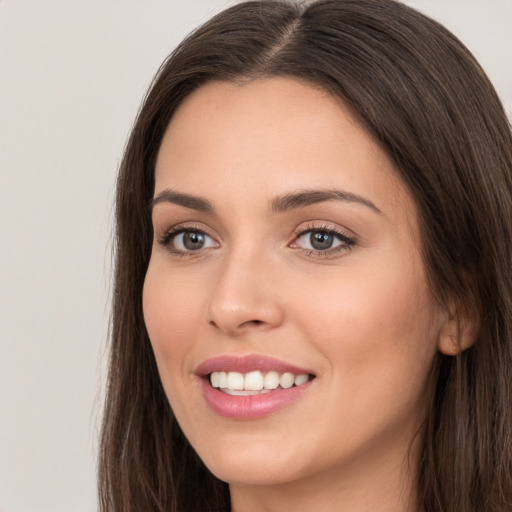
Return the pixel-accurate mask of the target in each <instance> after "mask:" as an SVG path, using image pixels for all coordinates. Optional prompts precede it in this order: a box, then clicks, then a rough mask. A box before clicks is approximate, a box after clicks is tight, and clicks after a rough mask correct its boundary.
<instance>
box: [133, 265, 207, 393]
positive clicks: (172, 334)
mask: <svg viewBox="0 0 512 512" xmlns="http://www.w3.org/2000/svg"><path fill="white" fill-rule="evenodd" d="M181 274H182V273H176V274H174V273H172V272H170V271H169V269H166V268H165V265H164V264H162V263H159V262H158V261H157V262H150V265H149V268H148V271H147V274H146V278H145V281H144V291H143V311H144V321H145V323H146V328H147V331H148V334H149V339H150V341H151V345H152V347H153V351H154V354H155V358H156V362H157V365H158V369H159V372H160V375H161V376H162V381H163V384H164V387H165V388H166V390H169V389H170V386H169V382H170V381H171V380H177V379H178V377H179V376H181V377H183V376H184V375H185V374H186V369H185V368H184V367H183V364H184V363H183V362H184V360H185V356H186V354H187V353H188V352H189V351H190V350H191V349H192V347H193V339H192V338H193V336H194V332H196V330H197V328H198V326H199V325H200V322H201V321H202V319H203V318H204V312H203V309H202V303H203V302H204V291H203V292H201V283H200V282H199V280H198V282H195V281H196V280H195V278H193V277H192V278H191V277H190V276H189V278H188V279H186V280H185V279H184V277H183V276H182V275H181ZM167 381H169V382H167Z"/></svg>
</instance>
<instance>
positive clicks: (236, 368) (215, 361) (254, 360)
mask: <svg viewBox="0 0 512 512" xmlns="http://www.w3.org/2000/svg"><path fill="white" fill-rule="evenodd" d="M256 370H259V371H260V372H265V371H271V370H274V371H276V372H280V373H284V372H290V373H293V374H294V375H298V374H301V373H308V374H311V373H313V372H311V371H310V370H307V369H305V368H299V367H298V366H293V365H291V364H288V363H285V362H284V361H280V360H279V359H274V358H272V357H267V356H261V355H248V356H219V357H214V358H212V359H208V360H207V361H205V362H204V363H201V364H200V365H199V366H198V367H197V368H196V371H195V373H196V375H199V376H200V377H205V376H206V375H209V374H210V373H212V372H240V373H247V372H251V371H256Z"/></svg>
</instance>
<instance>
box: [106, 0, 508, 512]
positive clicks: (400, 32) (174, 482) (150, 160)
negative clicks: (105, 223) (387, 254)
mask: <svg viewBox="0 0 512 512" xmlns="http://www.w3.org/2000/svg"><path fill="white" fill-rule="evenodd" d="M267 76H286V77H291V78H295V79H299V80H304V81H307V82H309V83H313V84H316V85H317V86H320V87H322V88H324V89H325V90H326V91H328V92H329V93H330V94H332V95H334V96H336V97H338V98H340V99H341V100H342V101H343V102H344V103H345V104H347V105H349V106H350V108H351V109H352V111H353V112H354V113H355V114H356V115H357V116H358V118H359V120H360V122H361V123H362V125H363V126H364V127H365V128H366V129H367V130H368V133H370V134H371V135H372V136H373V137H374V138H375V139H376V140H377V141H379V143H380V144H381V145H382V147H383V148H384V149H385V150H386V151H387V152H388V153H389V155H391V157H392V158H393V159H394V162H395V164H396V169H397V172H398V173H399V175H400V177H401V179H402V180H403V182H405V183H406V185H407V186H408V187H409V190H410V191H411V193H412V195H413V197H414V198H415V201H416V203H417V208H418V212H419V220H420V225H421V231H422V240H421V242H422V251H423V258H424V263H425V267H426V270H427V274H428V277H429V280H430V285H431V288H432V290H433V292H434V294H435V296H436V297H437V298H438V300H439V301H440V302H441V303H442V304H445V305H446V306H447V307H448V304H452V305H453V304H456V305H457V311H459V313H460V312H463V313H464V314H465V315H470V314H472V315H475V318H479V319H480V320H479V321H480V330H479V333H478V336H477V340H476V342H475V343H474V345H473V346H472V347H471V348H469V349H467V350H465V351H463V352H462V353H461V354H460V355H458V356H457V357H449V356H445V355H442V354H438V355H437V356H436V360H435V363H434V367H433V369H432V372H433V382H434V385H433V393H432V399H431V401H430V404H429V410H428V414H427V416H426V419H425V424H424V428H423V430H422V432H421V433H420V434H419V435H421V436H422V457H421V463H420V470H419V481H418V482H417V486H418V489H419V495H420V503H421V508H422V509H423V510H424V511H425V512H434V511H444V512H469V511H478V512H480V511H486V512H498V511H500V512H504V511H505V510H512V270H511V268H512V165H511V162H512V140H511V130H510V126H509V124H508V122H507V119H506V116H505V114H504V111H503V108H502V105H501V103H500V101H499V99H498V97H497V95H496V93H495V91H494V89H493V87H492V86H491V84H490V82H489V80H488V79H487V78H486V76H485V74H484V72H483V71H482V69H481V68H480V66H479V65H478V64H477V63H476V61H475V60H474V58H473V57H472V55H471V54H470V53H469V52H468V50H467V49H466V48H465V47H464V46H463V45H462V44H461V43H460V42H459V41H458V40H457V39H456V38H455V37H454V36H453V35H452V34H451V33H450V32H448V31H447V30H446V29H444V28H443V27H442V26H440V25H439V24H438V23H436V22H434V21H432V20H431V19H429V18H427V17H425V16H423V15H422V14H420V13H418V12H416V11H414V10H413V9H411V8H409V7H407V6H404V5H402V4H400V3H398V2H396V1H394V0H320V1H317V2H313V3H311V2H308V3H305V4H303V5H299V4H298V3H297V2H280V1H268V0H263V1H252V2H243V3H240V4H238V5H235V6H234V7H231V8H229V9H227V10H226V11H224V12H222V13H221V14H219V15H217V16H216V17H214V18H213V19H212V20H210V21H209V22H208V23H206V24H205V25H204V26H203V27H201V28H199V29H198V30H197V31H195V32H194V33H193V34H192V35H190V36H189V37H188V38H187V39H186V40H185V41H184V42H183V43H182V44H181V45H180V46H179V47H178V48H177V49H176V50H175V51H174V52H173V53H172V54H171V55H170V57H169V58H168V59H167V60H166V62H164V64H163V65H162V67H161V68H160V70H159V71H158V73H157V75H156V78H155V80H154V82H153V84H152V85H151V88H150V90H149V92H148V94H147V96H146V98H145V100H144V102H143V105H142V108H141V110H140V113H139V115H138V118H137V120H136V122H135V125H134V127H133V130H132V133H131V136H130V139H129V141H128V144H127V147H126V151H125V155H124V159H123V161H122V165H121V169H120V173H119V177H118V183H117V201H116V215H117V217H116V218H117V225H116V229H117V231H116V235H117V236H116V246H115V249H116V267H115V288H114V298H113V300H114V304H113V320H112V327H111V331H112V336H111V345H110V368H109V380H108V389H107V397H106V403H105V411H104V419H103V428H102V435H101V445H100V461H99V492H100V504H101V505H100V508H101V511H102V512H107V511H108V512H142V511H143V512H152V511H159V512H164V511H165V512H177V511H181V512H183V511H193V512H195V511H221V510H229V508H230V504H229V491H228V486H227V484H225V483H224V482H220V481H219V480H217V479H216V478H215V477H214V476H213V475H212V474H211V473H210V472H209V471H208V470H207V468H206V467H205V466H204V465H203V463H202V462H201V460H200V459H199V458H198V456H197V455H196V454H195V452H194V451H193V449H192V448H191V446H190V445H189V443H188V442H187V440H186V439H185V437H184V435H183V433H182V432H181V430H180V428H179V426H178V425H177V423H176V421H175V419H174V417H173V413H172V410H171V408H170V406H169V403H168V401H167V399H166V396H165V394H164V391H163V389H162V386H161V383H160V379H159V376H158V372H157V368H156V364H155V359H154V356H153V352H152V349H151V345H150V341H149V339H148V335H147V332H146V329H145V326H144V321H143V315H142V287H143V282H144V276H145V272H146V269H147V266H148V261H149V258H150V254H151V243H152V227H151V219H150V215H149V211H148V202H149V200H150V199H151V197H152V194H153V187H154V165H155V159H156V156H157V153H158V150H159V146H160V143H161V140H162V137H163V134H164V131H165V129H166V128H167V125H168V124H169V122H170V120H171V118H172V115H173V113H174V111H175V110H176V108H177V107H178V105H180V103H181V102H182V101H183V100H184V98H186V97H187V96H188V95H189V94H190V93H191V92H192V91H193V90H195V89H197V88H198V87H200V86H201V85H203V84H205V83H206V82H208V81H210V80H224V81H239V80H245V79H253V78H258V77H267ZM170 314H171V313H170Z"/></svg>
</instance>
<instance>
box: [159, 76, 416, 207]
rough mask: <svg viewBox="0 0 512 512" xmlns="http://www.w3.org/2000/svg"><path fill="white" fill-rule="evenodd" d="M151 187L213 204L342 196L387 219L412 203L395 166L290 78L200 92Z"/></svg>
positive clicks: (171, 130) (168, 137)
mask: <svg viewBox="0 0 512 512" xmlns="http://www.w3.org/2000/svg"><path fill="white" fill-rule="evenodd" d="M155 178H156V187H155V195H156V194H158V193H159V192H160V191H162V190H164V189H166V188H179V189H180V190H182V189H186V190H183V191H187V192H195V193H197V195H201V196H208V197H211V198H212V200H213V201H216V200H219V201H225V200H227V201H234V193H235V195H236V192H239V193H243V196H244V200H245V201H250V200H251V199H255V200H256V199H261V200H263V199H264V198H265V199H268V196H270V195H279V194H285V193H287V192H289V191H290V190H291V189H305V188H316V189H318V188H338V189H339V188H342V189H344V190H348V191H350V192H352V193H354V194H358V195H362V196H371V197H373V198H375V200H374V199H372V201H374V202H378V203H380V206H379V208H381V209H384V210H385V209H386V208H388V207H389V209H393V208H394V207H395V206H396V202H397V201H399V202H400V203H403V204H407V203H410V202H411V198H410V197H409V195H408V193H407V192H406V191H405V190H404V186H403V185H402V183H401V180H400V178H399V177H398V175H397V173H396V170H395V167H394V164H393V162H392V161H391V159H390V158H389V156H388V155H387V153H386V152H384V151H383V150H382V148H381V147H380V146H379V145H378V144H377V143H376V142H375V141H374V140H373V138H372V137H371V136H369V135H368V133H367V132H366V130H365V129H363V127H362V126H361V125H360V124H359V123H358V122H357V120H356V119H355V117H354V116H353V115H352V114H351V112H350V111H349V109H348V108H347V107H346V106H345V105H344V104H343V103H342V102H341V101H340V100H339V99H337V98H333V97H332V96H331V95H329V94H328V93H326V92H325V91H324V90H322V89H320V88H318V87H315V86H312V85H310V84H307V83H303V82H299V81H296V80H292V79H287V78H270V79H264V80H263V79H259V80H254V81H251V82H247V83H244V84H233V83H227V82H211V83H208V84H207V85H204V86H202V87H200V88H199V89H197V90H196V91H195V92H194V93H192V94H191V95H190V96H189V97H188V98H187V99H186V100H185V101H184V102H183V104H181V105H180V107H179V108H178V109H177V111H176V113H175V115H174V117H173V119H172V120H171V123H170V124H169V127H168V129H167V131H166V133H165V136H164V139H163V141H162V145H161V148H160V152H159V155H158V159H157V164H156V176H155ZM404 201H405V203H404Z"/></svg>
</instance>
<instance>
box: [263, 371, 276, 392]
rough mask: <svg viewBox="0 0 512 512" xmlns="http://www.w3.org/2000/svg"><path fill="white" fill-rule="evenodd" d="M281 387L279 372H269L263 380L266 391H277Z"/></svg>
mask: <svg viewBox="0 0 512 512" xmlns="http://www.w3.org/2000/svg"><path fill="white" fill-rule="evenodd" d="M277 386H279V374H278V373H277V372H268V373H267V374H266V375H265V378H264V379H263V387H264V388H265V389H276V388H277Z"/></svg>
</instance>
